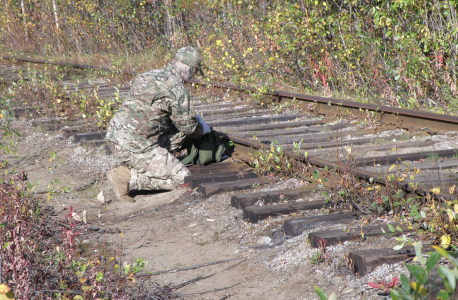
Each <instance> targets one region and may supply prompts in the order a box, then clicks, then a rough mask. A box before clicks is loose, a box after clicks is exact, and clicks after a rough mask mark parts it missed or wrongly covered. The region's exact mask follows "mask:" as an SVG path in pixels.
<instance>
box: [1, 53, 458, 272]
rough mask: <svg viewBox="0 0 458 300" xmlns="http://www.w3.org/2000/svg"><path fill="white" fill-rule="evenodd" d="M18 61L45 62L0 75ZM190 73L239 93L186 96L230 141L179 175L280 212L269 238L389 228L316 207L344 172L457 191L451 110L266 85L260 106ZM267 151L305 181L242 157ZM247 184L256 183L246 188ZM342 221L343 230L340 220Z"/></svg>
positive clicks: (457, 148) (80, 131)
mask: <svg viewBox="0 0 458 300" xmlns="http://www.w3.org/2000/svg"><path fill="white" fill-rule="evenodd" d="M3 58H4V59H5V57H3ZM11 59H12V58H8V60H11ZM21 61H22V62H23V63H27V62H28V63H35V64H42V63H46V62H44V61H39V60H28V59H15V62H19V65H16V64H11V63H9V64H8V65H7V66H3V67H2V69H1V70H0V71H1V77H3V81H4V84H8V83H9V82H12V81H15V80H17V77H18V74H19V72H20V70H21V68H22V69H23V67H21V66H20V62H21ZM56 64H58V65H65V64H63V63H56ZM70 66H72V67H76V68H94V67H91V66H84V65H70ZM103 71H109V70H103ZM128 75H133V74H128ZM192 83H193V85H194V88H195V90H194V92H193V93H192V94H198V93H199V90H198V89H197V90H196V87H199V86H205V87H206V89H210V88H212V89H223V90H226V91H229V90H234V91H236V92H237V93H238V94H237V95H238V96H237V97H236V98H234V97H231V98H230V97H229V96H228V95H225V96H224V97H222V98H221V97H220V98H218V99H212V101H211V102H209V101H206V100H205V99H204V98H203V97H199V96H196V97H195V100H194V104H195V109H196V112H197V113H198V114H199V115H201V116H202V117H203V119H204V120H205V121H206V122H207V123H208V124H209V125H210V126H212V127H213V128H214V129H215V130H217V131H218V132H220V133H221V134H223V135H224V136H225V137H226V138H227V139H229V140H231V141H233V142H234V143H235V149H234V155H233V159H227V160H226V161H224V162H221V163H218V164H211V165H208V166H191V167H190V170H191V172H192V176H189V177H187V178H186V182H185V184H186V185H188V186H189V187H190V188H191V189H193V190H197V191H198V192H199V193H201V194H202V195H204V196H205V197H211V196H212V195H216V194H219V193H232V194H231V206H232V207H234V208H236V209H240V210H242V211H243V219H244V220H246V221H247V222H250V223H259V222H266V219H267V220H272V219H275V218H279V216H283V217H281V220H282V224H281V225H280V229H279V230H280V231H281V232H282V233H284V236H283V237H281V238H280V239H278V238H276V239H277V240H280V241H284V240H285V239H286V238H292V237H295V236H299V235H304V234H305V235H306V236H307V238H308V241H309V243H310V244H311V245H312V246H313V247H317V248H319V247H320V245H322V244H321V243H322V241H323V240H325V241H326V245H327V246H332V245H338V244H341V243H345V241H349V240H358V239H360V240H362V239H371V238H373V237H380V236H383V235H384V232H383V230H381V228H384V231H387V232H389V231H390V230H389V227H388V224H389V223H387V222H382V221H380V220H378V221H371V223H370V224H365V225H364V226H363V225H361V224H363V223H364V222H366V221H368V220H369V219H370V218H371V217H370V215H368V214H367V213H368V212H367V211H358V212H341V213H338V212H337V211H339V210H332V211H333V213H330V214H325V213H323V212H324V210H323V209H326V208H328V207H329V205H330V203H329V202H328V201H327V200H328V199H327V198H328V197H329V195H332V194H333V193H334V192H335V191H334V190H333V188H334V187H335V185H336V184H338V183H339V182H340V183H341V182H342V180H343V179H342V178H343V176H349V175H353V176H356V177H357V178H360V179H363V180H367V181H370V182H371V183H374V184H379V185H380V186H381V190H382V192H381V193H380V194H382V193H383V191H388V189H389V187H387V185H388V186H389V185H390V183H389V182H388V181H387V176H389V175H391V174H393V177H392V178H393V180H395V181H397V182H398V184H397V187H398V188H399V189H400V190H403V191H404V192H405V193H406V194H411V195H418V196H422V197H426V196H427V197H435V198H437V199H439V200H448V199H454V198H456V192H455V191H454V190H452V189H451V188H450V187H452V186H453V187H454V185H455V184H456V181H457V166H458V117H454V116H447V115H439V114H434V113H428V112H418V111H411V110H406V109H396V108H391V107H386V106H378V105H372V104H365V103H356V102H350V101H343V100H336V99H328V98H322V97H312V96H307V95H301V94H292V93H286V92H271V93H268V95H267V96H269V97H272V98H275V102H277V103H283V105H282V106H276V107H275V106H271V107H268V108H262V107H260V106H256V105H253V102H249V101H247V100H245V99H244V98H245V96H244V95H245V94H244V93H247V92H251V93H256V89H252V88H244V87H237V86H233V85H227V84H220V83H208V82H201V81H198V80H193V81H192ZM62 84H63V85H64V86H65V87H66V89H67V91H68V92H69V93H70V92H72V91H75V90H81V89H85V90H97V93H98V95H99V97H100V98H110V97H114V96H115V93H116V94H117V96H118V97H119V98H121V99H122V98H123V97H125V96H126V95H127V94H128V90H129V87H128V86H122V87H116V88H115V87H113V86H111V85H110V84H108V83H106V82H103V81H99V82H94V81H92V82H84V83H78V84H77V83H75V82H73V81H71V80H63V81H62ZM292 100H294V102H293V101H292ZM285 102H288V103H289V104H288V105H286V104H285ZM296 105H298V106H296ZM279 107H280V108H281V109H279ZM14 111H15V115H16V117H24V116H25V117H27V118H32V119H33V124H34V125H35V126H41V127H43V128H45V129H46V130H49V131H52V130H61V131H62V132H63V133H64V135H65V136H67V137H72V139H73V141H74V142H76V143H78V142H80V143H81V144H84V145H86V146H88V147H104V145H105V141H104V139H103V137H104V135H105V132H104V131H88V130H90V129H91V127H90V126H87V125H85V124H84V122H83V120H76V119H73V120H66V119H62V120H56V119H50V118H48V117H40V118H38V117H36V116H35V114H36V110H35V108H31V107H16V108H14ZM299 145H300V146H299ZM269 151H270V152H269ZM256 152H257V153H256ZM268 153H272V154H273V156H280V157H282V159H290V160H292V159H294V160H296V161H300V162H302V163H303V166H304V167H303V170H302V171H301V172H302V173H300V174H299V173H298V176H299V175H300V176H301V179H302V180H303V182H305V183H304V184H303V185H301V186H299V187H293V188H289V189H278V188H277V186H278V178H276V177H273V176H272V177H260V176H259V174H260V172H256V170H255V169H253V167H252V165H251V166H250V165H248V164H246V163H243V162H246V161H252V159H253V158H255V159H258V161H261V163H260V164H259V165H262V160H263V159H264V160H265V158H262V156H266V155H267V154H268ZM261 168H262V167H261ZM265 171H266V170H265ZM297 172H299V171H297ZM399 179H402V180H399ZM253 188H257V189H259V188H262V190H263V191H255V192H253ZM448 192H451V194H450V193H448ZM428 195H429V196H428ZM373 196H374V197H375V196H376V195H375V194H373ZM377 197H378V196H377ZM288 216H289V217H288ZM324 224H326V225H332V227H333V229H330V230H319V231H316V230H314V228H323V225H324ZM391 224H393V225H395V226H394V227H396V226H397V224H395V223H391ZM344 226H345V228H347V229H346V231H343V230H342V229H341V228H343V227H344ZM336 228H337V229H336ZM401 228H402V232H401V231H396V232H395V235H400V234H402V233H409V232H412V231H413V229H412V227H406V226H402V227H401ZM270 238H271V239H272V240H271V242H268V243H267V244H268V245H271V246H272V245H275V244H277V242H275V237H273V236H272V237H270ZM412 256H415V252H414V250H413V248H412V247H404V248H402V249H401V250H393V249H392V247H389V248H384V247H380V248H379V249H376V250H374V249H372V250H356V251H352V252H349V253H347V257H348V258H349V263H348V265H349V267H350V268H351V269H352V271H353V272H355V273H358V274H359V275H361V276H364V275H366V274H369V273H370V272H371V271H373V270H374V269H376V268H377V267H379V266H381V265H383V264H393V263H397V262H400V261H406V260H411V259H412Z"/></svg>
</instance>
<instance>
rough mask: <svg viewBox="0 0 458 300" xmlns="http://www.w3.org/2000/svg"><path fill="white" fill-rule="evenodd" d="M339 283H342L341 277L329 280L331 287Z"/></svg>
mask: <svg viewBox="0 0 458 300" xmlns="http://www.w3.org/2000/svg"><path fill="white" fill-rule="evenodd" d="M341 282H342V277H334V278H332V279H331V284H332V285H338V284H339V283H341Z"/></svg>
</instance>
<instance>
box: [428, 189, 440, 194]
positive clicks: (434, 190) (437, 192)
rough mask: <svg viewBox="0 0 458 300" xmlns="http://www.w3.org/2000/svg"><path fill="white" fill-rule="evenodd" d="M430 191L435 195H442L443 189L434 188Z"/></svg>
mask: <svg viewBox="0 0 458 300" xmlns="http://www.w3.org/2000/svg"><path fill="white" fill-rule="evenodd" d="M430 191H431V192H433V193H434V194H440V192H441V189H440V188H433V189H430Z"/></svg>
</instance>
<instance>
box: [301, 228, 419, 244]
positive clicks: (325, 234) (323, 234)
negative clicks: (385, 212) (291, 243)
mask: <svg viewBox="0 0 458 300" xmlns="http://www.w3.org/2000/svg"><path fill="white" fill-rule="evenodd" d="M393 226H394V227H395V228H396V227H397V226H398V225H396V224H393ZM400 227H401V229H402V231H403V232H412V231H414V229H409V228H408V227H407V226H400ZM381 228H383V230H385V232H387V233H389V235H392V236H399V235H401V234H402V232H399V231H397V230H396V232H395V233H392V232H391V231H390V230H389V229H388V226H386V225H374V226H364V227H363V228H362V229H361V227H357V228H352V229H351V230H350V231H346V232H345V231H343V230H342V229H334V230H323V231H315V232H311V233H309V236H308V240H309V241H310V244H311V245H312V247H315V248H317V247H319V246H320V245H319V243H318V240H321V239H324V240H325V241H326V246H332V245H336V244H339V243H343V242H345V241H349V240H354V239H356V240H357V239H358V238H360V235H361V233H363V234H364V237H369V236H381V235H385V234H384V233H383V231H382V230H381Z"/></svg>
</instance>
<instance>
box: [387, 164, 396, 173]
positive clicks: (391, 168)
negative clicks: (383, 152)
mask: <svg viewBox="0 0 458 300" xmlns="http://www.w3.org/2000/svg"><path fill="white" fill-rule="evenodd" d="M394 167H396V165H392V166H391V167H390V169H389V170H388V172H389V171H391V170H393V168H394Z"/></svg>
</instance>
